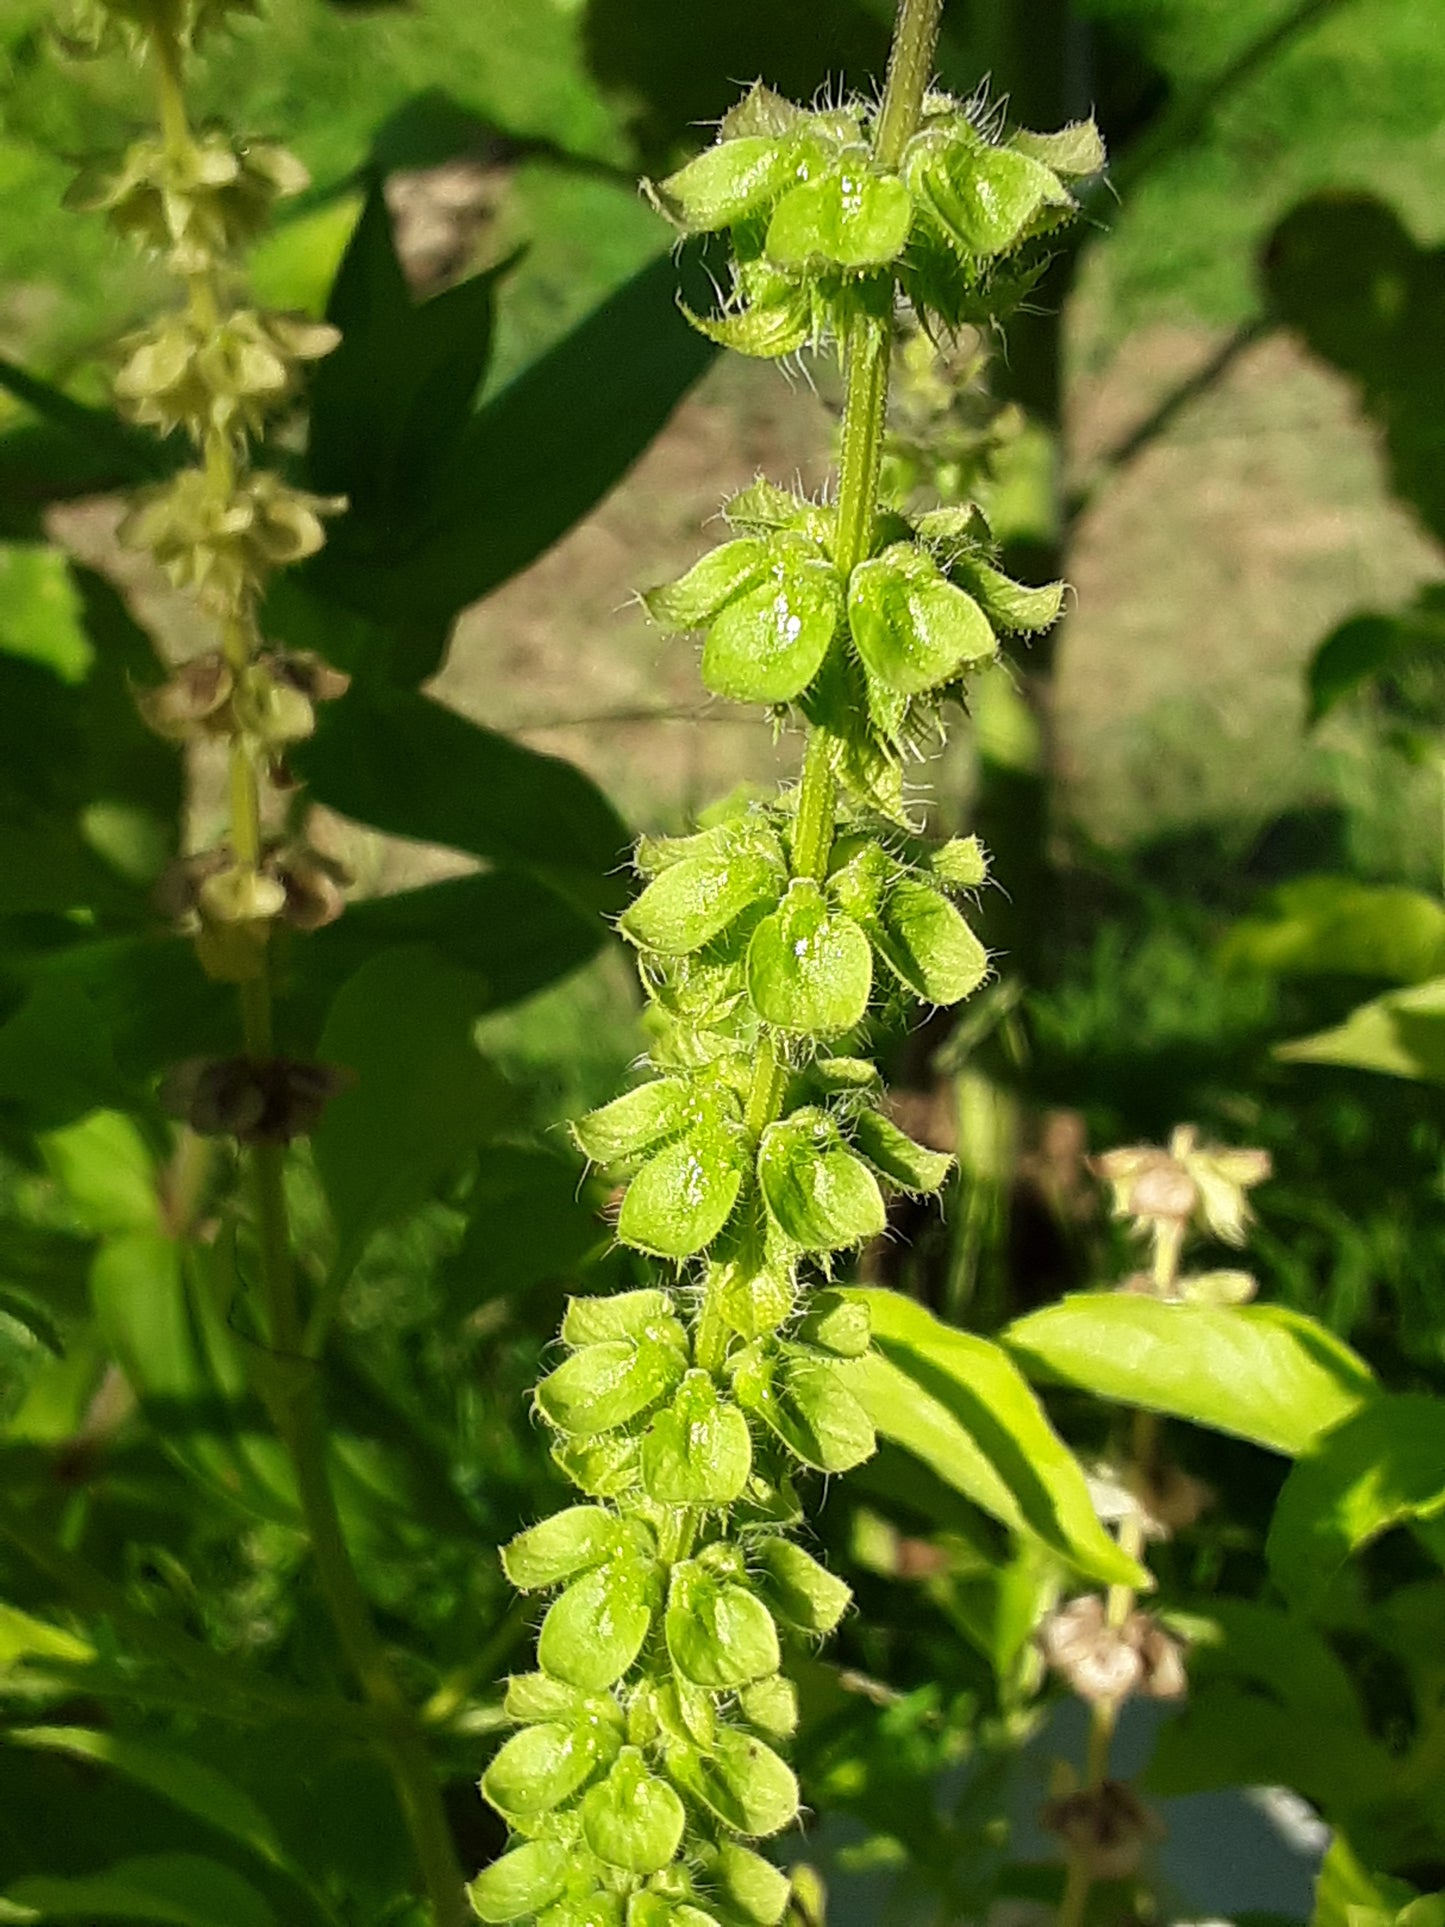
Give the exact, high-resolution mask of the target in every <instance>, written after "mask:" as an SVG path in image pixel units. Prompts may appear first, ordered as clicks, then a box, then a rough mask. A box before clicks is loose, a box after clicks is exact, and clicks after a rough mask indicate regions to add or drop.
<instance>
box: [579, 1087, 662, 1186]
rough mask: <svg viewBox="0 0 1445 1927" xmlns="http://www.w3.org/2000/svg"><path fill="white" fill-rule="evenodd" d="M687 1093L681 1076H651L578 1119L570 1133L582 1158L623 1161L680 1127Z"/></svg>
mask: <svg viewBox="0 0 1445 1927" xmlns="http://www.w3.org/2000/svg"><path fill="white" fill-rule="evenodd" d="M687 1095H688V1089H687V1085H686V1083H685V1082H684V1081H683V1079H682V1078H680V1077H654V1078H652V1079H651V1080H650V1081H649V1082H648V1083H646V1084H639V1085H638V1086H637V1089H636V1090H635V1091H624V1092H623V1094H622V1096H621V1097H614V1098H613V1100H612V1102H611V1103H610V1104H604V1105H603V1106H602V1108H601V1109H600V1110H597V1111H589V1112H588V1114H587V1115H586V1117H583V1118H579V1119H578V1120H577V1122H576V1123H575V1124H574V1125H573V1126H572V1135H573V1137H574V1138H575V1139H576V1140H577V1147H578V1149H579V1150H580V1151H581V1152H582V1154H583V1155H584V1157H589V1158H591V1159H592V1161H593V1162H594V1163H595V1164H603V1165H614V1164H621V1163H624V1162H625V1161H626V1160H627V1159H629V1158H633V1157H636V1156H637V1154H638V1153H639V1152H641V1151H646V1150H647V1149H649V1147H650V1146H652V1145H654V1144H657V1143H660V1142H661V1140H662V1139H663V1138H665V1137H671V1136H672V1135H673V1133H674V1132H676V1131H680V1130H681V1129H682V1127H683V1125H684V1124H685V1123H686V1121H687Z"/></svg>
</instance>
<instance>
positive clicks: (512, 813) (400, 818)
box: [295, 684, 628, 910]
mask: <svg viewBox="0 0 1445 1927" xmlns="http://www.w3.org/2000/svg"><path fill="white" fill-rule="evenodd" d="M295 760H296V763H297V765H298V767H299V768H300V770H301V771H302V773H303V775H304V776H305V778H306V780H307V782H308V783H309V784H310V786H311V788H312V790H313V791H314V792H315V794H316V796H317V797H318V799H319V800H320V801H322V802H324V803H329V804H330V805H331V807H332V808H333V809H337V810H340V811H341V812H342V813H343V814H344V815H346V816H353V817H357V818H358V819H359V820H360V821H361V822H363V823H370V824H372V825H374V826H375V827H376V828H377V829H381V830H387V831H390V832H391V833H392V834H393V835H395V836H410V837H417V838H421V839H423V840H425V841H427V842H431V843H445V844H448V845H449V846H450V847H451V848H452V849H456V850H466V851H468V852H469V853H470V854H471V855H473V856H480V857H487V858H489V859H491V860H492V861H493V862H497V863H505V864H509V865H514V866H517V867H519V868H523V869H528V870H532V871H534V872H535V873H536V874H537V875H538V876H540V877H542V878H543V879H544V880H545V881H547V882H548V883H550V884H551V885H552V886H553V887H554V888H555V889H557V890H558V891H559V892H560V893H561V894H562V895H563V896H565V897H566V898H568V899H569V901H572V902H574V903H576V904H578V905H579V906H581V907H582V908H584V909H586V910H615V909H618V908H620V907H621V903H622V901H623V897H624V885H623V883H622V881H621V878H620V876H619V874H618V866H619V864H620V863H621V861H622V859H623V856H624V853H625V850H626V846H627V843H628V834H627V831H626V829H625V828H624V827H623V825H622V823H621V821H620V819H619V818H618V816H617V814H616V812H615V811H614V810H613V808H612V806H611V804H610V803H608V801H607V799H606V798H605V797H604V796H603V794H602V792H601V791H600V790H599V789H597V788H596V786H595V785H594V784H593V783H592V782H591V781H590V780H589V779H588V778H587V777H586V776H584V775H583V774H582V772H581V771H580V770H578V769H575V768H574V767H573V766H572V764H570V763H565V762H563V761H562V760H561V759H560V758H558V757H555V756H543V755H541V754H539V753H538V752H537V751H536V750H530V749H524V748H523V747H522V745H521V744H519V743H514V742H512V741H511V740H510V739H509V738H508V737H506V736H501V735H499V734H498V733H497V732H496V731H495V730H490V729H483V728H481V727H480V725H478V724H476V723H471V722H468V721H467V720H466V718H465V717H464V716H459V715H457V714H456V712H455V711H454V710H450V709H447V708H444V707H443V705H442V704H441V703H437V702H433V701H432V700H431V698H430V697H428V696H421V695H417V694H414V693H412V692H411V691H403V690H396V689H382V688H379V687H375V686H371V687H368V686H366V685H364V684H359V685H354V686H353V687H352V689H351V690H350V691H349V692H348V693H347V695H346V696H344V697H343V698H342V700H341V701H340V702H339V703H336V704H334V705H332V706H331V708H330V711H329V713H326V714H324V715H323V717H322V720H321V726H320V728H319V729H318V730H317V732H316V735H315V736H314V737H313V738H312V740H311V741H310V742H309V743H306V744H304V745H303V746H302V747H301V749H300V750H299V752H298V754H297V756H296V759H295Z"/></svg>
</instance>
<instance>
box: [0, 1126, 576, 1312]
mask: <svg viewBox="0 0 1445 1927" xmlns="http://www.w3.org/2000/svg"><path fill="white" fill-rule="evenodd" d="M467 1211H468V1219H467V1230H466V1236H465V1237H464V1238H463V1240H462V1245H461V1249H460V1250H459V1251H458V1252H457V1254H456V1256H455V1257H454V1258H451V1259H449V1260H448V1261H447V1265H446V1268H445V1272H444V1274H443V1278H444V1282H445V1285H446V1290H447V1300H448V1303H449V1304H450V1305H451V1306H452V1307H453V1309H454V1310H456V1311H457V1312H464V1311H471V1310H473V1309H474V1308H475V1307H476V1306H478V1305H482V1304H485V1303H486V1302H487V1301H488V1300H489V1299H491V1298H498V1297H502V1296H508V1295H516V1296H518V1297H521V1296H525V1295H527V1294H529V1293H531V1292H533V1291H535V1290H536V1288H537V1287H538V1286H539V1285H556V1284H560V1283H563V1282H569V1281H571V1280H573V1279H575V1278H576V1277H577V1276H578V1274H579V1273H580V1272H581V1271H582V1270H583V1269H584V1268H585V1266H586V1265H587V1263H588V1261H589V1260H590V1259H591V1258H592V1257H593V1256H594V1254H597V1253H599V1252H600V1251H601V1250H602V1249H604V1248H605V1246H606V1245H607V1243H608V1242H609V1241H610V1240H609V1233H608V1230H607V1227H606V1226H605V1225H604V1224H603V1222H602V1220H601V1218H600V1217H599V1215H598V1210H597V1201H596V1200H595V1199H594V1197H593V1196H592V1193H591V1189H590V1187H588V1186H586V1185H584V1183H583V1181H582V1173H581V1171H580V1170H579V1168H578V1166H577V1165H576V1164H575V1163H573V1162H571V1161H570V1160H568V1159H566V1158H562V1157H558V1156H557V1155H556V1154H555V1153H553V1152H550V1151H536V1150H531V1149H526V1148H524V1147H522V1146H520V1145H512V1144H493V1145H490V1146H488V1147H487V1148H486V1149H485V1150H484V1151H483V1152H482V1155H481V1157H480V1159H479V1160H478V1166H477V1178H476V1182H475V1184H473V1186H472V1189H471V1193H470V1195H469V1197H468V1199H467ZM3 1274H4V1245H3V1240H0V1276H3Z"/></svg>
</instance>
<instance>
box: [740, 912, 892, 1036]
mask: <svg viewBox="0 0 1445 1927" xmlns="http://www.w3.org/2000/svg"><path fill="white" fill-rule="evenodd" d="M747 970H748V995H749V996H750V997H751V999H752V1003H753V1008H754V1010H756V1011H757V1013H758V1015H759V1016H760V1017H761V1018H762V1020H763V1022H764V1023H767V1024H773V1025H776V1026H777V1028H778V1029H779V1030H788V1031H795V1032H798V1033H800V1034H801V1035H803V1036H811V1037H818V1038H829V1037H837V1036H840V1035H841V1034H842V1032H844V1031H848V1030H852V1028H853V1027H854V1025H855V1024H858V1023H861V1022H862V1019H863V1013H864V1011H865V1010H866V1009H867V1008H868V993H869V991H870V990H871V988H872V984H873V952H872V950H871V948H870V947H869V943H868V939H867V937H865V936H864V934H863V932H862V930H861V929H860V928H859V927H858V925H857V924H856V923H854V921H853V919H852V918H851V917H849V916H846V915H845V914H844V913H843V912H842V911H830V910H829V908H828V903H827V899H826V898H825V897H824V895H823V892H822V890H821V888H820V887H819V885H818V884H816V883H815V882H813V880H812V879H811V878H809V877H797V878H795V879H794V880H793V882H792V883H790V884H789V885H788V893H787V895H786V896H785V897H784V898H783V901H782V903H781V904H780V905H779V906H778V908H777V909H776V910H775V911H774V912H773V913H772V915H771V916H768V917H764V918H763V920H762V922H761V923H760V924H759V925H758V927H757V929H756V930H755V931H754V932H753V934H752V939H751V941H750V942H749V944H748V961H747Z"/></svg>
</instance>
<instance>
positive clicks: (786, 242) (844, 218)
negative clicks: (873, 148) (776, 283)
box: [767, 150, 913, 268]
mask: <svg viewBox="0 0 1445 1927" xmlns="http://www.w3.org/2000/svg"><path fill="white" fill-rule="evenodd" d="M912 225H913V196H912V195H911V194H910V193H909V192H908V189H907V188H906V187H905V186H904V185H903V183H902V181H900V180H899V179H898V177H897V176H896V175H893V174H876V173H874V172H873V171H872V169H871V167H870V165H869V162H868V160H867V157H866V154H864V153H862V151H861V150H860V153H859V156H858V158H856V159H855V160H853V161H849V162H844V164H843V165H842V166H841V167H838V168H835V169H833V170H830V171H829V172H828V173H826V174H823V175H821V176H819V177H818V178H817V179H816V180H811V181H804V182H803V183H802V184H801V185H800V186H798V187H794V188H792V189H790V190H789V192H788V193H786V194H785V195H784V196H783V198H782V200H780V201H779V202H778V205H777V206H776V207H775V208H774V210H773V217H772V219H771V221H769V223H768V238H767V251H768V259H769V260H770V261H773V262H775V263H776V264H777V266H779V267H780V268H806V267H808V266H809V265H810V264H811V263H814V262H818V261H826V262H831V263H832V265H833V266H834V267H839V268H882V267H886V266H887V265H888V263H889V262H890V261H894V260H896V259H897V258H898V256H899V255H900V254H901V253H902V252H903V246H904V243H905V242H906V241H907V239H908V230H909V228H910V227H911V226H912Z"/></svg>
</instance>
